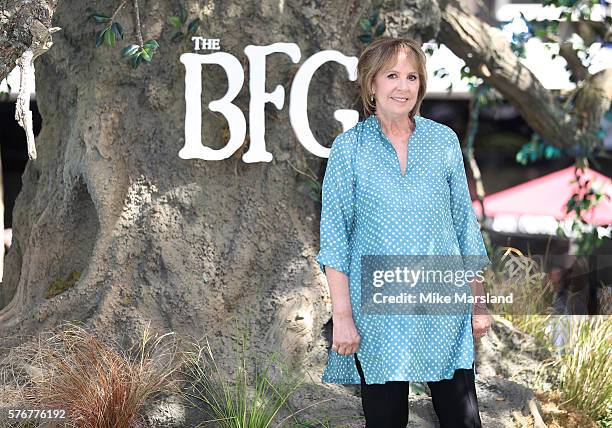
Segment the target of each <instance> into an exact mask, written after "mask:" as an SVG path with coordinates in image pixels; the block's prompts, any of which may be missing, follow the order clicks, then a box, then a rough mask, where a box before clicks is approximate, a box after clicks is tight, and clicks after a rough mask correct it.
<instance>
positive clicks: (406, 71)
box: [372, 51, 420, 119]
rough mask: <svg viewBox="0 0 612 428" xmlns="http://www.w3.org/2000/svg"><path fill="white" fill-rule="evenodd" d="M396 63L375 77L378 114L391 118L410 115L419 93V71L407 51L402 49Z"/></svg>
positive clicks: (374, 85) (374, 84) (374, 91)
mask: <svg viewBox="0 0 612 428" xmlns="http://www.w3.org/2000/svg"><path fill="white" fill-rule="evenodd" d="M395 60H396V61H395V64H393V65H392V66H391V67H385V68H383V69H382V70H380V72H378V74H377V75H376V77H375V78H374V83H373V85H372V90H373V93H374V99H375V100H376V114H377V115H382V116H383V117H386V118H389V119H397V118H400V117H403V116H408V114H409V113H410V111H411V110H412V109H413V107H414V106H415V104H416V102H417V97H418V95H419V86H420V81H419V73H418V72H417V69H416V66H415V65H414V63H413V61H412V58H411V57H410V55H409V54H408V53H407V52H406V51H400V52H399V53H398V55H397V56H396V58H395Z"/></svg>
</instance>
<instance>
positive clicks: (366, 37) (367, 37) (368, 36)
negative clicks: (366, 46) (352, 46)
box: [359, 34, 372, 43]
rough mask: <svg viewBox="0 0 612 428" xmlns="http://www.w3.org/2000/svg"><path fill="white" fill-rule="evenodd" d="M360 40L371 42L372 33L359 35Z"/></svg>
mask: <svg viewBox="0 0 612 428" xmlns="http://www.w3.org/2000/svg"><path fill="white" fill-rule="evenodd" d="M359 40H361V41H362V42H363V43H370V42H371V41H372V35H371V34H362V35H361V36H359Z"/></svg>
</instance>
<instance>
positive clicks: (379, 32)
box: [374, 21, 387, 37]
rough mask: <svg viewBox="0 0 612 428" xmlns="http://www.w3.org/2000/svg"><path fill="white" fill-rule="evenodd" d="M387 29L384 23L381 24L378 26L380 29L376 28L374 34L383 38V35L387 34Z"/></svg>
mask: <svg viewBox="0 0 612 428" xmlns="http://www.w3.org/2000/svg"><path fill="white" fill-rule="evenodd" d="M386 28H387V27H386V26H385V23H384V21H383V22H381V23H380V24H378V27H376V32H375V33H374V34H376V37H378V36H382V34H383V33H384V32H385V29H386Z"/></svg>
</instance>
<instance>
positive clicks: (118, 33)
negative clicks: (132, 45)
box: [112, 22, 123, 39]
mask: <svg viewBox="0 0 612 428" xmlns="http://www.w3.org/2000/svg"><path fill="white" fill-rule="evenodd" d="M112 28H113V31H114V32H115V35H116V36H117V37H118V38H120V39H123V27H121V24H119V23H118V22H113V26H112Z"/></svg>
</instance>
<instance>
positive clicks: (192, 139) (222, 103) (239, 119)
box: [178, 37, 359, 163]
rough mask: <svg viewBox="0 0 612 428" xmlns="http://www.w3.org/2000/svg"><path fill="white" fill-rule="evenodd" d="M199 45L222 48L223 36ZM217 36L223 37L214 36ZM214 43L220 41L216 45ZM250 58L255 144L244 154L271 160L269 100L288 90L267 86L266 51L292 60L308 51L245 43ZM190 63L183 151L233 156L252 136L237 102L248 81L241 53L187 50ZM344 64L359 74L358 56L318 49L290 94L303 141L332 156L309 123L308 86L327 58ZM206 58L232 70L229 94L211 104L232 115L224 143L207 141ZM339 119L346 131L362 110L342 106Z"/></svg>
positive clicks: (281, 99) (247, 158)
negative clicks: (268, 89)
mask: <svg viewBox="0 0 612 428" xmlns="http://www.w3.org/2000/svg"><path fill="white" fill-rule="evenodd" d="M192 40H194V42H195V43H196V50H199V47H200V43H201V42H202V43H203V44H204V46H208V49H218V39H202V38H201V37H194V38H192ZM211 40H213V41H215V40H216V42H217V43H212V42H210V41H211ZM211 46H214V47H211ZM244 53H245V54H246V56H247V57H248V59H249V70H250V76H249V91H250V103H249V124H250V126H249V139H250V144H249V149H248V151H247V152H246V153H244V154H243V156H242V160H243V161H244V162H248V163H252V162H270V161H271V160H272V153H270V152H268V151H267V150H266V142H265V136H264V133H265V123H264V120H265V117H264V106H265V104H266V103H272V104H274V106H275V107H276V108H277V109H279V110H280V109H282V108H283V106H284V104H285V90H284V88H283V87H282V86H280V85H279V86H277V87H276V89H274V91H272V92H266V89H265V88H266V57H267V56H268V55H270V54H273V53H284V54H286V55H288V56H289V58H291V61H293V62H294V63H298V62H299V61H300V58H301V56H302V54H301V52H300V48H299V46H298V45H296V44H295V43H274V44H271V45H267V46H253V45H249V46H247V47H245V48H244ZM180 60H181V62H182V63H183V64H184V65H185V103H186V108H185V146H184V147H183V148H182V149H181V150H180V151H179V154H178V155H179V157H181V158H182V159H194V158H195V159H205V160H222V159H227V158H228V157H230V156H231V155H232V154H234V152H236V150H238V149H239V148H240V146H242V144H244V141H245V137H246V118H245V116H244V113H243V112H242V111H241V110H240V109H239V108H238V107H237V106H236V105H235V104H233V103H232V102H233V100H234V99H235V98H236V96H237V95H238V93H239V92H240V89H241V88H242V85H243V83H244V69H243V68H242V65H241V64H240V61H238V59H237V58H236V57H235V56H233V55H231V54H229V53H227V52H215V53H210V54H198V53H184V54H182V55H181V57H180ZM330 61H334V62H337V63H339V64H342V65H343V66H344V67H345V69H346V71H347V74H348V78H349V80H352V81H354V80H356V79H357V57H354V56H353V57H348V56H346V55H343V54H342V53H340V52H338V51H333V50H326V51H321V52H317V53H316V54H314V55H312V56H311V57H310V58H308V59H306V61H304V63H303V64H302V65H301V66H300V68H299V70H298V72H297V74H296V75H295V78H294V79H293V82H292V84H291V91H290V94H289V119H290V121H291V126H292V128H293V130H294V131H295V134H296V136H297V138H298V141H299V142H300V143H301V144H302V145H303V146H304V148H305V149H306V150H308V151H309V152H311V153H312V154H314V155H316V156H320V157H328V156H329V149H328V148H326V147H324V146H322V145H321V144H319V142H318V141H317V140H316V139H315V137H314V135H313V134H312V131H311V130H310V125H309V123H308V114H307V108H306V106H307V104H306V103H307V99H308V87H309V85H310V80H311V79H312V76H313V75H314V73H315V72H316V71H317V70H318V69H319V67H321V65H323V64H325V63H326V62H330ZM202 64H217V65H220V66H221V67H223V69H224V70H225V73H226V74H227V80H228V88H227V92H226V93H225V95H224V96H223V97H222V98H221V99H218V100H215V101H211V102H210V103H209V104H208V107H209V108H210V110H212V111H216V112H219V113H221V114H223V116H224V117H225V119H226V120H227V123H228V126H229V131H230V138H229V141H228V142H227V144H226V145H225V146H224V147H223V148H220V149H211V148H210V147H206V145H205V144H204V143H205V142H203V141H202V132H201V129H202ZM334 117H335V118H336V120H338V121H339V122H341V124H342V128H343V131H346V130H347V129H350V128H351V127H353V126H354V125H355V124H356V123H357V121H358V120H359V114H358V112H357V111H356V110H336V111H335V112H334Z"/></svg>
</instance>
